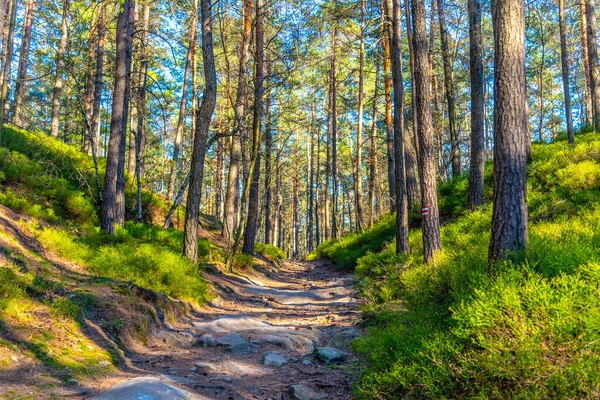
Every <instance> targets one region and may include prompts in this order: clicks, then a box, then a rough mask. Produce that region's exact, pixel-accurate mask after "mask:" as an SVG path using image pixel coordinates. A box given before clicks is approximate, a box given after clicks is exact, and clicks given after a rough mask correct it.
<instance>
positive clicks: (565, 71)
mask: <svg viewBox="0 0 600 400" xmlns="http://www.w3.org/2000/svg"><path fill="white" fill-rule="evenodd" d="M558 10H559V11H558V18H559V24H558V25H559V29H560V58H561V62H562V78H563V91H564V95H565V117H566V120H567V133H568V135H569V143H571V144H575V131H574V130H573V114H572V113H571V84H570V78H569V55H568V52H567V32H566V29H565V0H558Z"/></svg>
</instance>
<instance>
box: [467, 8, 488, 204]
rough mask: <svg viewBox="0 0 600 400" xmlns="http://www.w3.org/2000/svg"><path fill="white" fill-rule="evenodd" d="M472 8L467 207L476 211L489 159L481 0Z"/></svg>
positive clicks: (480, 198)
mask: <svg viewBox="0 0 600 400" xmlns="http://www.w3.org/2000/svg"><path fill="white" fill-rule="evenodd" d="M468 8H469V39H470V42H469V50H470V73H471V154H470V169H469V191H468V195H467V207H468V208H469V209H471V210H473V209H475V207H477V206H479V205H481V204H483V169H484V162H485V145H484V142H483V141H484V131H483V130H484V121H483V120H484V110H483V58H482V57H483V45H482V38H481V3H480V0H469V4H468Z"/></svg>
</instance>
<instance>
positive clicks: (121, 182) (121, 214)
mask: <svg viewBox="0 0 600 400" xmlns="http://www.w3.org/2000/svg"><path fill="white" fill-rule="evenodd" d="M135 9H136V7H135V0H131V7H130V9H129V19H128V21H127V42H126V47H125V67H126V73H125V96H124V99H123V104H124V106H123V107H124V109H123V110H124V111H123V134H122V135H121V143H120V145H119V164H118V168H117V196H116V201H115V205H116V210H115V223H116V224H117V225H119V226H121V227H123V226H124V225H125V150H126V147H127V137H128V134H127V133H128V132H129V131H128V125H129V100H130V96H131V62H132V53H133V25H134V23H135Z"/></svg>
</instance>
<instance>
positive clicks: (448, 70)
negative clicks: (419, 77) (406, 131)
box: [437, 0, 461, 177]
mask: <svg viewBox="0 0 600 400" xmlns="http://www.w3.org/2000/svg"><path fill="white" fill-rule="evenodd" d="M437 9H438V19H439V23H440V40H441V42H442V59H443V64H444V86H445V89H446V102H447V103H448V123H449V126H448V128H449V131H450V144H451V146H452V176H453V177H457V176H460V169H461V168H460V140H459V137H458V134H457V133H456V105H455V97H454V79H453V77H452V55H451V54H450V50H449V46H448V32H447V30H446V17H445V15H444V3H443V0H437Z"/></svg>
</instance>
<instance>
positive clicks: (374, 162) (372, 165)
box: [368, 58, 379, 228]
mask: <svg viewBox="0 0 600 400" xmlns="http://www.w3.org/2000/svg"><path fill="white" fill-rule="evenodd" d="M378 101H379V59H378V58H375V93H374V94H373V112H372V114H371V115H372V117H371V120H372V124H371V141H370V143H369V195H368V196H369V228H370V227H372V226H373V223H374V222H375V219H376V218H377V215H376V214H375V203H376V202H377V201H378V199H377V198H376V189H377V184H376V183H375V181H376V180H377V176H378V175H379V168H378V163H379V160H378V157H377V102H378Z"/></svg>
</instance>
